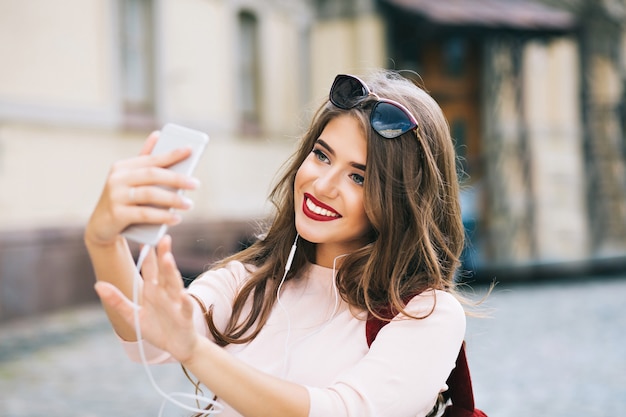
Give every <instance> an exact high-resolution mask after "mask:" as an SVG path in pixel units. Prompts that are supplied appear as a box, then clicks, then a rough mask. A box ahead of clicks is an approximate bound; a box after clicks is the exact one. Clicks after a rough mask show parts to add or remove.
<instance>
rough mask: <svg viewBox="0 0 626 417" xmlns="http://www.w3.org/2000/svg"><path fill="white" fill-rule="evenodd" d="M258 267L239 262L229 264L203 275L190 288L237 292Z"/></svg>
mask: <svg viewBox="0 0 626 417" xmlns="http://www.w3.org/2000/svg"><path fill="white" fill-rule="evenodd" d="M255 270H256V267H254V266H252V265H248V264H244V263H242V262H239V261H231V262H228V263H227V264H225V265H223V266H221V267H218V268H215V269H211V270H209V271H206V272H204V273H202V274H201V275H200V276H198V278H196V279H195V280H194V281H193V282H192V283H191V284H190V286H189V288H190V289H193V288H197V287H198V286H219V287H222V288H224V289H229V290H231V291H237V289H238V288H239V287H241V285H242V284H243V283H245V282H246V281H247V280H248V279H249V277H250V275H251V274H252V273H253V272H254V271H255Z"/></svg>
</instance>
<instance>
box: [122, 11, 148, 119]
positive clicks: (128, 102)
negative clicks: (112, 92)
mask: <svg viewBox="0 0 626 417" xmlns="http://www.w3.org/2000/svg"><path fill="white" fill-rule="evenodd" d="M152 19H153V15H152V0H121V2H120V23H121V24H120V32H121V33H120V41H121V61H122V62H121V63H122V83H121V84H122V85H121V89H122V91H121V94H122V101H123V108H124V112H125V113H126V115H127V116H133V115H134V116H142V115H143V116H146V115H151V114H152V113H153V111H154V53H153V39H154V36H153V35H154V32H153V24H152Z"/></svg>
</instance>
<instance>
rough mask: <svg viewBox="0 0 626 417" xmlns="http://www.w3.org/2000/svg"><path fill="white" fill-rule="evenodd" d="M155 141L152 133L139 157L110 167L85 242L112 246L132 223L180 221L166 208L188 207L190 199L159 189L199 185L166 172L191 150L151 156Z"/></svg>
mask: <svg viewBox="0 0 626 417" xmlns="http://www.w3.org/2000/svg"><path fill="white" fill-rule="evenodd" d="M157 139H158V132H154V133H153V134H151V135H150V136H149V137H148V139H147V140H146V142H145V143H144V146H143V149H142V150H141V152H140V155H139V156H137V157H134V158H130V159H126V160H122V161H119V162H117V163H115V164H114V165H113V166H112V168H111V170H110V172H109V175H108V177H107V180H106V183H105V186H104V189H103V191H102V194H101V196H100V199H99V201H98V203H97V204H96V207H95V209H94V211H93V213H92V215H91V218H90V219H89V222H88V223H87V227H86V229H85V240H86V241H87V242H88V243H90V244H95V245H102V246H105V245H108V244H111V243H113V242H114V241H115V240H116V238H117V237H118V236H119V235H120V233H121V232H122V231H123V230H124V229H125V228H126V227H127V226H129V225H131V224H134V223H150V224H167V225H169V226H171V225H175V224H177V223H179V222H180V216H179V215H178V214H177V213H176V212H175V211H174V210H169V209H170V208H174V209H179V210H180V209H182V210H185V209H189V208H190V207H191V201H190V200H189V199H187V198H185V197H184V196H181V195H179V194H178V193H177V192H175V191H172V190H167V189H164V188H162V187H159V186H167V187H171V188H173V189H178V188H182V189H185V190H190V189H195V188H196V187H197V186H198V181H197V180H195V179H193V178H191V177H188V176H185V175H182V174H177V173H175V172H172V171H170V170H168V169H167V167H169V166H171V165H173V164H175V163H177V162H179V161H182V160H184V159H185V158H188V157H189V156H190V155H191V150H190V149H187V148H181V149H177V150H174V151H172V152H168V153H166V154H163V155H158V156H153V155H150V152H151V151H152V149H153V148H154V145H155V144H156V141H157ZM155 206H156V207H155Z"/></svg>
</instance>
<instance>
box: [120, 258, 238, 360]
mask: <svg viewBox="0 0 626 417" xmlns="http://www.w3.org/2000/svg"><path fill="white" fill-rule="evenodd" d="M248 276H249V272H248V270H247V269H246V267H245V266H244V265H243V264H242V263H240V262H231V263H229V264H228V265H226V266H225V267H224V268H221V269H217V270H214V271H208V272H205V273H204V274H202V275H201V276H199V277H198V278H196V279H195V280H194V281H193V282H192V283H191V285H190V286H189V288H188V289H187V291H188V292H189V294H192V295H194V296H195V297H197V298H198V299H199V300H201V301H202V302H203V303H204V306H205V307H206V308H209V307H210V306H213V320H214V322H215V325H216V326H217V328H218V329H223V328H224V327H225V326H226V323H227V321H228V318H229V317H230V312H231V306H232V302H233V300H234V298H235V294H236V293H237V291H238V288H239V286H240V285H241V284H242V282H243V281H245V279H246V278H247V277H248ZM193 306H194V311H193V323H194V327H195V328H196V330H197V331H198V333H200V334H201V335H203V336H205V337H209V338H211V339H212V337H211V336H210V333H209V329H208V326H207V324H206V320H205V318H204V313H203V311H202V308H201V307H200V304H199V303H197V302H195V301H194V303H193ZM120 341H121V344H122V347H123V349H124V351H125V352H126V355H127V356H128V357H129V358H130V359H131V360H132V361H135V362H140V361H141V356H140V353H139V343H142V344H143V348H144V353H145V355H146V362H148V363H149V364H158V363H166V362H173V361H174V359H173V358H172V356H171V355H170V354H169V352H166V351H164V350H161V349H159V348H156V347H155V346H153V345H151V344H150V343H148V342H146V341H141V342H128V341H125V340H122V339H120Z"/></svg>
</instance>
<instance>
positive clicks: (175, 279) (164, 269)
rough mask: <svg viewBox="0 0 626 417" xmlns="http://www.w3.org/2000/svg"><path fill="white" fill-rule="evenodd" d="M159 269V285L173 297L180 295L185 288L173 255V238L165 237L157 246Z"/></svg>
mask: <svg viewBox="0 0 626 417" xmlns="http://www.w3.org/2000/svg"><path fill="white" fill-rule="evenodd" d="M157 261H158V267H159V272H160V274H159V285H163V286H164V287H165V288H166V289H167V290H168V291H169V292H170V293H171V294H172V296H174V295H176V296H177V295H178V293H179V292H180V290H182V288H183V284H182V277H181V275H180V271H179V270H178V267H177V266H176V260H175V259H174V255H173V254H172V238H171V236H169V235H165V236H164V237H163V238H162V239H161V241H160V242H159V244H158V245H157Z"/></svg>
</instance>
